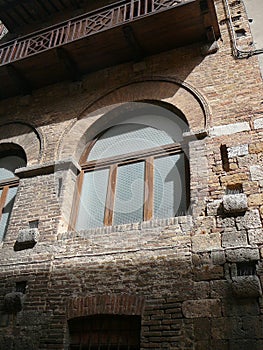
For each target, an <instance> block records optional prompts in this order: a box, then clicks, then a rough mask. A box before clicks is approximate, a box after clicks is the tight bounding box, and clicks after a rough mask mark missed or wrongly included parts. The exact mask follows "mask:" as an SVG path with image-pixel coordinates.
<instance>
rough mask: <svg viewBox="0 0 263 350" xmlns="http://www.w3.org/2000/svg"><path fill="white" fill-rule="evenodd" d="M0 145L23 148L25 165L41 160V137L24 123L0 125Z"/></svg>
mask: <svg viewBox="0 0 263 350" xmlns="http://www.w3.org/2000/svg"><path fill="white" fill-rule="evenodd" d="M0 135H3V136H1V139H0V144H4V143H11V144H17V145H19V146H20V147H22V148H23V150H24V152H25V154H26V158H27V165H34V164H37V163H38V162H39V160H40V158H41V149H42V147H41V144H42V142H41V140H42V137H41V135H40V134H39V133H38V131H37V130H36V129H35V128H34V127H33V126H31V125H29V124H27V123H24V122H17V121H16V122H9V123H3V124H0Z"/></svg>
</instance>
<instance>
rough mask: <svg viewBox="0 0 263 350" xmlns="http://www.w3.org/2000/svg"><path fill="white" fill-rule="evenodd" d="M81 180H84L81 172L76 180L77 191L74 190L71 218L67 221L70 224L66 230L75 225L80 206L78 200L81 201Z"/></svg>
mask: <svg viewBox="0 0 263 350" xmlns="http://www.w3.org/2000/svg"><path fill="white" fill-rule="evenodd" d="M83 179H84V171H83V170H82V171H81V172H80V174H79V177H78V179H77V189H76V191H75V193H74V196H73V208H72V211H71V218H70V220H69V222H70V224H69V227H68V230H72V229H74V227H75V225H76V221H77V217H78V211H79V206H80V200H81V191H82V185H83Z"/></svg>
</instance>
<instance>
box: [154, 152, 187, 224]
mask: <svg viewBox="0 0 263 350" xmlns="http://www.w3.org/2000/svg"><path fill="white" fill-rule="evenodd" d="M185 211H186V187H185V163H184V154H182V153H180V154H174V155H171V156H167V157H161V158H156V159H155V160H154V217H155V218H168V217H172V216H175V215H184V214H185Z"/></svg>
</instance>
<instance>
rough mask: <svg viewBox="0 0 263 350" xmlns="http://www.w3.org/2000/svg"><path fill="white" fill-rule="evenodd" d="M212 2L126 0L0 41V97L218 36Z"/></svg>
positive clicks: (74, 77)
mask: <svg viewBox="0 0 263 350" xmlns="http://www.w3.org/2000/svg"><path fill="white" fill-rule="evenodd" d="M219 35H220V33H219V27H218V22H217V18H216V14H215V8H214V3H213V0H125V1H124V0H122V1H118V2H116V3H113V4H110V5H108V6H105V7H103V8H98V9H97V10H95V11H92V12H88V13H85V14H82V15H81V16H78V17H75V18H71V19H70V20H68V21H65V22H62V23H59V24H57V25H54V26H51V27H48V28H45V29H42V30H39V31H36V32H34V33H30V34H28V35H24V36H20V37H18V38H16V39H15V40H12V41H8V42H3V43H2V44H0V80H1V85H0V98H6V97H9V96H13V95H16V94H21V93H22V94H24V93H30V92H31V91H32V90H34V89H38V88H40V87H43V86H46V85H49V84H53V83H56V82H60V81H63V80H69V79H71V80H79V79H81V76H82V75H83V74H87V73H89V72H93V71H96V70H99V69H103V68H106V67H110V66H113V65H117V64H121V63H124V62H128V61H136V60H141V59H143V57H145V56H148V55H152V54H156V53H159V52H163V51H167V50H170V49H173V48H175V47H180V46H185V45H189V44H193V43H197V42H206V41H207V39H208V40H210V41H211V40H215V39H217V38H218V37H219Z"/></svg>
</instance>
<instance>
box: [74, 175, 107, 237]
mask: <svg viewBox="0 0 263 350" xmlns="http://www.w3.org/2000/svg"><path fill="white" fill-rule="evenodd" d="M108 177H109V169H102V170H96V171H91V172H87V173H85V174H84V179H83V185H82V192H81V198H80V204H79V205H80V206H79V212H78V219H77V223H76V229H77V230H85V229H89V228H95V227H100V226H103V224H104V211H105V203H106V195H107V187H108Z"/></svg>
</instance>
